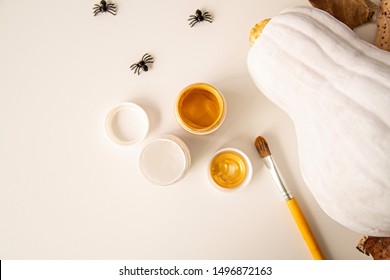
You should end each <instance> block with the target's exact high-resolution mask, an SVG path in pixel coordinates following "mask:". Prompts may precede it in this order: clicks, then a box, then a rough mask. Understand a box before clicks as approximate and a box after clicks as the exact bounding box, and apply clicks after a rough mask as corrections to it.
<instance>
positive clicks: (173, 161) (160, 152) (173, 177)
mask: <svg viewBox="0 0 390 280" xmlns="http://www.w3.org/2000/svg"><path fill="white" fill-rule="evenodd" d="M139 164H140V170H141V172H142V174H143V175H144V176H145V178H146V179H147V180H149V181H150V182H151V183H153V184H155V185H160V186H165V185H170V184H173V183H175V182H178V181H179V180H181V179H182V178H183V177H184V175H185V174H186V173H187V171H188V169H189V165H190V154H189V150H188V148H187V146H186V145H185V144H184V142H182V141H181V139H179V138H177V137H175V136H173V135H169V136H166V137H163V138H157V139H154V140H152V141H151V142H149V143H148V144H147V145H146V146H145V147H144V149H143V150H142V152H141V155H140V161H139Z"/></svg>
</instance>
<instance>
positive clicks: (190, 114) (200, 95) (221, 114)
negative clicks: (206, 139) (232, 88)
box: [175, 83, 226, 135]
mask: <svg viewBox="0 0 390 280" xmlns="http://www.w3.org/2000/svg"><path fill="white" fill-rule="evenodd" d="M175 115H176V119H177V121H178V123H179V124H180V126H181V127H183V128H184V129H185V130H187V131H188V132H191V133H193V134H198V135H204V134H208V133H211V132H213V131H215V130H216V129H218V128H219V127H220V126H221V124H222V123H223V121H224V119H225V116H226V101H225V98H224V97H223V95H222V94H221V93H220V92H219V91H218V90H217V89H216V88H215V87H213V86H211V85H209V84H205V83H196V84H192V85H189V86H187V87H186V88H184V89H183V90H182V91H181V92H180V93H179V95H178V97H177V99H176V103H175Z"/></svg>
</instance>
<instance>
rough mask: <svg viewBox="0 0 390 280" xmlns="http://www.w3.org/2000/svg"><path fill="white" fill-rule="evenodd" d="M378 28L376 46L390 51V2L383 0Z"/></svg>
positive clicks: (389, 0)
mask: <svg viewBox="0 0 390 280" xmlns="http://www.w3.org/2000/svg"><path fill="white" fill-rule="evenodd" d="M377 26H378V29H377V32H376V36H375V46H377V47H378V48H381V49H383V50H386V51H390V0H381V3H380V8H379V14H378V19H377Z"/></svg>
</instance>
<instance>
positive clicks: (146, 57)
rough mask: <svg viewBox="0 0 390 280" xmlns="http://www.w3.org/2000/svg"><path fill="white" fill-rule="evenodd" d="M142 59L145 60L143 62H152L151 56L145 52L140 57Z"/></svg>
mask: <svg viewBox="0 0 390 280" xmlns="http://www.w3.org/2000/svg"><path fill="white" fill-rule="evenodd" d="M142 60H143V61H144V62H145V63H153V57H152V56H151V55H150V54H148V53H147V54H145V55H144V56H143V57H142Z"/></svg>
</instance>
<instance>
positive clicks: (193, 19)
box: [188, 10, 213, 27]
mask: <svg viewBox="0 0 390 280" xmlns="http://www.w3.org/2000/svg"><path fill="white" fill-rule="evenodd" d="M188 21H189V22H190V23H189V24H190V26H191V27H193V26H194V25H195V24H197V23H198V22H201V21H208V22H210V23H211V22H213V20H212V17H211V15H210V14H209V12H204V13H202V11H201V10H196V12H195V15H190V18H189V19H188Z"/></svg>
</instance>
